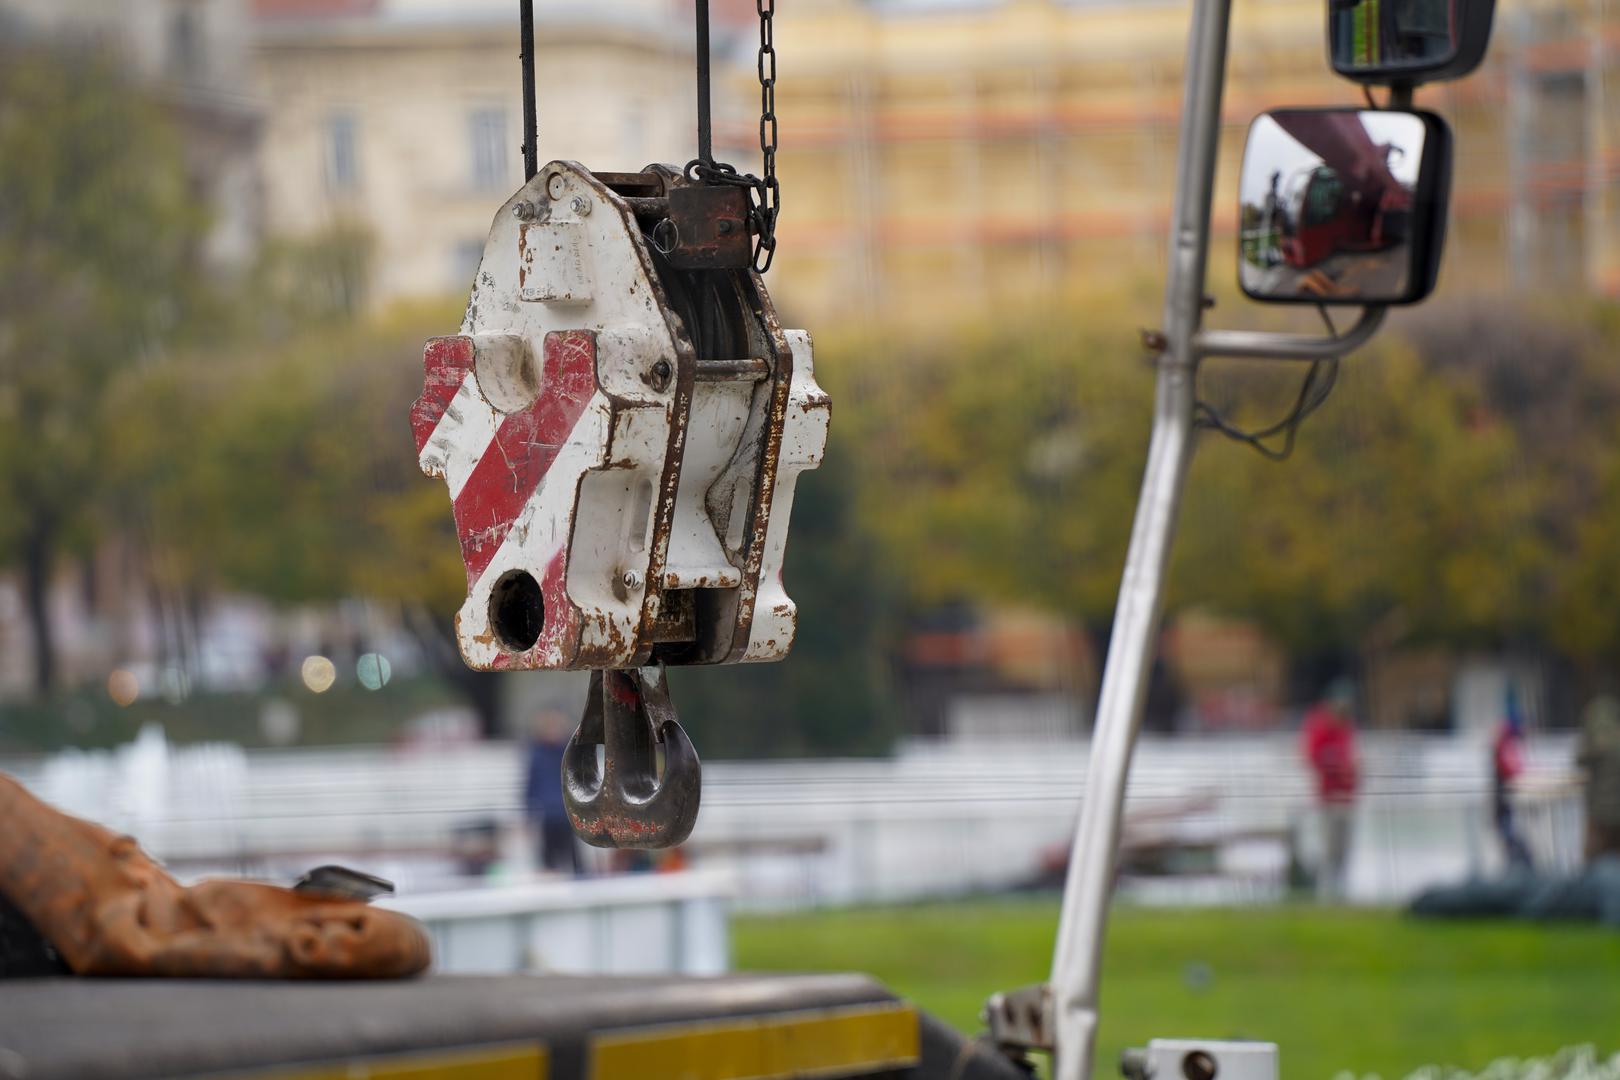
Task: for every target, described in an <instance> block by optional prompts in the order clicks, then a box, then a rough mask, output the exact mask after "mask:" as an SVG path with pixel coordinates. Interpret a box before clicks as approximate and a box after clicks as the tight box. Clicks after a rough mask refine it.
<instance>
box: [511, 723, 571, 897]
mask: <svg viewBox="0 0 1620 1080" xmlns="http://www.w3.org/2000/svg"><path fill="white" fill-rule="evenodd" d="M572 730H573V725H572V724H570V723H569V722H568V718H567V717H566V716H564V715H563V714H562V713H560V712H557V711H555V710H547V711H545V712H542V713H541V714H540V715H539V716H537V717H535V721H534V733H533V735H532V737H531V738H530V740H529V746H528V770H527V775H526V776H525V777H524V781H523V809H524V812H525V813H526V814H527V816H528V819H529V826H530V828H531V829H533V830H534V836H535V838H536V839H537V840H538V841H539V849H538V852H537V854H538V858H539V862H540V865H541V866H542V867H544V868H545V869H547V870H556V871H560V872H563V873H568V874H572V875H574V876H576V877H577V876H578V875H579V872H580V862H579V848H578V846H577V843H576V841H575V840H574V828H573V826H572V825H570V824H568V810H567V808H566V807H565V806H564V805H563V779H562V769H563V751H564V750H565V749H567V747H568V736H569V735H570V734H571V733H572Z"/></svg>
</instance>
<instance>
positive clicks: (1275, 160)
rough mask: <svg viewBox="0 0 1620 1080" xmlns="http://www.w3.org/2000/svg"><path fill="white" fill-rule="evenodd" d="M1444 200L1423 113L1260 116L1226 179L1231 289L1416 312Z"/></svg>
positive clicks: (1281, 112) (1445, 141)
mask: <svg viewBox="0 0 1620 1080" xmlns="http://www.w3.org/2000/svg"><path fill="white" fill-rule="evenodd" d="M1450 189H1451V129H1450V128H1449V127H1447V126H1446V122H1445V121H1444V120H1442V119H1440V117H1438V116H1436V115H1434V114H1433V113H1430V112H1418V111H1405V110H1395V109H1277V110H1275V111H1273V112H1268V113H1262V114H1261V115H1260V116H1258V117H1257V118H1256V119H1255V121H1254V123H1252V124H1250V125H1249V141H1248V145H1247V146H1245V147H1244V151H1243V171H1242V173H1241V174H1240V175H1239V178H1238V284H1239V285H1241V286H1242V288H1243V291H1244V293H1245V294H1247V295H1248V296H1249V297H1250V298H1251V299H1254V300H1264V301H1268V302H1272V303H1309V304H1412V303H1416V302H1417V301H1419V300H1422V299H1423V298H1424V297H1425V296H1427V295H1429V292H1430V291H1431V290H1432V289H1433V288H1434V280H1435V276H1436V275H1437V274H1438V273H1439V270H1440V249H1441V247H1442V245H1443V243H1444V240H1445V227H1446V201H1447V198H1448V197H1449V194H1450Z"/></svg>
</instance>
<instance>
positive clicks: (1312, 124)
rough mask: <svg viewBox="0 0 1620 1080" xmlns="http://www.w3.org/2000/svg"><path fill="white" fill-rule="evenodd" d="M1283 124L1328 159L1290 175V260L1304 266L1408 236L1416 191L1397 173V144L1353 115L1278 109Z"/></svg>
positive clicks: (1286, 237) (1285, 240)
mask: <svg viewBox="0 0 1620 1080" xmlns="http://www.w3.org/2000/svg"><path fill="white" fill-rule="evenodd" d="M1275 117H1276V120H1277V123H1278V124H1279V125H1281V126H1282V128H1283V130H1284V131H1286V132H1288V134H1290V135H1292V136H1293V137H1294V138H1295V139H1296V140H1298V141H1299V143H1300V144H1301V145H1303V146H1304V147H1305V148H1306V149H1308V150H1310V151H1311V152H1312V153H1314V154H1316V155H1317V156H1318V157H1320V158H1321V159H1322V161H1321V164H1319V165H1316V166H1313V167H1310V168H1306V169H1302V170H1300V171H1299V172H1297V173H1296V174H1295V175H1294V176H1293V177H1290V178H1289V182H1288V185H1287V190H1288V198H1287V209H1288V212H1287V213H1286V214H1285V215H1284V219H1283V236H1282V240H1281V243H1280V245H1279V246H1280V248H1281V250H1282V256H1283V260H1284V261H1285V262H1287V263H1288V264H1289V265H1290V266H1293V267H1297V268H1300V269H1303V268H1305V267H1309V266H1314V265H1316V264H1317V263H1319V262H1321V261H1322V260H1323V259H1325V258H1327V257H1328V256H1330V255H1333V254H1334V253H1336V252H1340V251H1380V250H1382V249H1384V248H1387V247H1390V246H1392V245H1394V244H1397V243H1400V242H1401V241H1402V240H1404V239H1406V234H1407V229H1408V223H1409V221H1410V219H1411V212H1412V192H1411V190H1410V189H1409V188H1407V187H1406V185H1404V184H1402V183H1401V182H1400V181H1399V180H1397V179H1396V178H1395V175H1394V174H1393V173H1392V172H1390V168H1389V157H1390V154H1391V152H1392V150H1393V148H1392V147H1391V146H1389V145H1387V144H1379V143H1375V142H1374V141H1373V140H1372V136H1371V135H1369V134H1368V133H1367V129H1366V127H1365V126H1363V124H1362V123H1361V120H1360V119H1359V118H1358V117H1357V116H1355V115H1354V114H1352V113H1321V112H1279V113H1276V114H1275Z"/></svg>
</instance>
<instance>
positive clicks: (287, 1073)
mask: <svg viewBox="0 0 1620 1080" xmlns="http://www.w3.org/2000/svg"><path fill="white" fill-rule="evenodd" d="M550 1066H551V1062H550V1055H549V1054H547V1052H546V1048H545V1047H544V1046H542V1045H541V1044H539V1043H503V1044H501V1045H499V1046H484V1047H478V1048H476V1049H471V1050H423V1051H418V1052H415V1053H409V1054H388V1055H385V1056H379V1057H356V1058H346V1059H344V1060H342V1061H327V1062H321V1063H319V1064H311V1065H303V1066H295V1067H293V1068H290V1069H272V1070H268V1071H264V1072H258V1071H255V1072H251V1073H233V1074H231V1075H233V1076H236V1077H239V1078H240V1080H250V1078H251V1080H429V1078H432V1080H548V1078H549V1075H550Z"/></svg>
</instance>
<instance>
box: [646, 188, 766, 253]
mask: <svg viewBox="0 0 1620 1080" xmlns="http://www.w3.org/2000/svg"><path fill="white" fill-rule="evenodd" d="M748 213H749V206H748V191H747V189H745V188H740V187H735V186H730V185H726V186H711V185H707V184H681V185H678V186H675V187H672V188H671V189H670V192H669V218H668V220H669V223H670V227H671V232H672V233H673V241H674V243H673V246H671V247H669V248H668V250H667V251H665V255H666V256H667V257H668V259H669V265H670V266H672V267H674V268H675V269H677V270H747V269H748V268H749V266H750V265H751V264H752V263H753V259H754V241H753V238H752V237H751V236H749V234H748Z"/></svg>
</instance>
